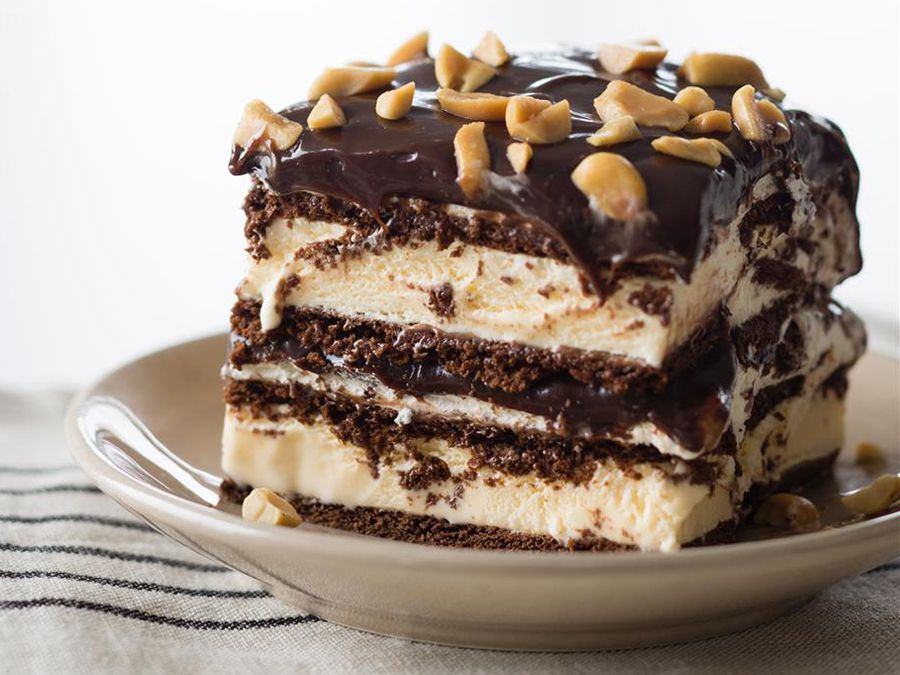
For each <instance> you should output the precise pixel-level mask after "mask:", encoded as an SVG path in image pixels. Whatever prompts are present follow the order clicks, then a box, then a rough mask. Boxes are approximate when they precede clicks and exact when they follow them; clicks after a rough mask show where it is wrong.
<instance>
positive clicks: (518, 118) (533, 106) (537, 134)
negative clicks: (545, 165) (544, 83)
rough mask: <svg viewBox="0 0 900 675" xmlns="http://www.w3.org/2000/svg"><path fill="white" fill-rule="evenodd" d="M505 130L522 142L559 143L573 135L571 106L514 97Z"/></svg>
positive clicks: (538, 99) (511, 100) (509, 105)
mask: <svg viewBox="0 0 900 675" xmlns="http://www.w3.org/2000/svg"><path fill="white" fill-rule="evenodd" d="M506 130H507V131H508V132H509V135H510V136H512V137H513V138H515V139H517V140H520V141H528V142H529V143H535V144H545V143H557V142H559V141H561V140H563V139H564V138H565V137H566V136H568V135H569V134H570V133H571V131H572V116H571V114H570V112H569V102H568V101H566V100H565V99H564V100H562V101H559V102H557V103H553V104H552V105H551V103H550V101H545V100H543V99H540V98H533V97H531V96H513V97H512V98H511V99H509V103H508V104H507V106H506Z"/></svg>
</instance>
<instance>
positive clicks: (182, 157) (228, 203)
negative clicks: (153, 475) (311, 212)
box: [0, 0, 900, 388]
mask: <svg viewBox="0 0 900 675" xmlns="http://www.w3.org/2000/svg"><path fill="white" fill-rule="evenodd" d="M422 28H430V29H431V31H432V45H433V46H436V45H437V44H438V43H439V42H440V41H448V42H451V43H452V44H454V45H455V46H457V47H458V48H460V49H462V50H468V49H470V48H471V47H472V46H474V44H475V42H476V41H477V39H478V38H479V37H480V35H481V34H482V33H483V32H484V30H486V29H493V30H495V31H497V32H498V33H499V34H500V36H501V38H502V39H503V40H504V41H505V42H506V43H507V45H508V46H511V47H512V48H513V49H514V48H515V45H516V44H517V43H518V44H526V43H534V42H548V41H568V42H575V43H582V44H585V45H594V44H596V43H598V42H600V41H602V40H605V39H615V38H620V39H627V38H635V37H655V38H658V39H660V40H661V41H663V43H664V44H665V45H666V46H668V47H669V48H670V55H671V57H673V58H674V59H676V60H677V59H680V58H681V57H683V56H684V55H685V54H686V53H687V52H688V51H690V50H691V49H693V48H699V49H704V50H710V51H712V50H717V51H728V52H733V53H737V54H743V55H747V56H750V57H752V58H755V59H756V60H757V61H758V62H759V63H760V65H761V66H762V68H763V71H764V72H765V74H766V76H767V77H768V79H769V81H770V82H771V83H773V84H774V85H777V86H780V87H782V88H783V89H785V90H787V92H788V94H789V96H790V98H791V99H792V101H794V102H795V103H798V104H800V105H803V106H807V107H809V108H811V109H813V110H815V111H818V112H820V113H822V114H824V115H826V116H828V117H830V118H832V119H833V120H835V121H837V122H838V123H839V124H840V125H841V126H842V127H843V129H844V131H845V132H846V134H847V136H848V137H849V140H850V144H851V146H852V147H853V149H854V151H855V153H856V156H857V159H858V160H859V163H860V166H861V168H862V193H861V197H860V203H859V213H860V218H861V221H862V223H863V249H864V256H865V264H866V267H865V271H864V273H863V274H862V275H860V276H859V277H857V278H855V279H853V280H851V281H848V282H847V283H846V284H845V285H843V286H842V287H841V289H840V290H839V293H838V296H839V297H840V298H841V299H842V300H844V301H846V302H847V303H848V304H850V305H851V306H852V307H854V309H856V310H858V311H859V312H860V313H861V314H862V315H863V316H864V318H866V319H867V320H868V321H869V327H870V330H871V331H872V332H873V333H874V337H875V344H876V345H877V346H879V347H881V348H883V349H890V350H895V349H896V346H897V340H898V338H897V314H898V272H897V269H898V222H900V221H898V168H897V167H898V48H897V43H898V32H900V31H898V9H897V3H896V2H895V0H857V1H855V2H846V1H841V2H827V1H824V0H819V1H818V2H788V1H786V0H778V1H776V2H772V1H770V0H749V2H748V1H744V2H732V3H725V2H720V3H708V2H696V3H691V2H671V0H667V1H664V2H652V1H650V0H640V1H635V0H629V1H626V2H599V1H596V0H595V1H588V0H586V1H584V2H563V1H561V0H537V1H530V0H516V1H515V2H512V1H504V2H488V1H486V0H478V1H475V2H472V1H470V0H454V1H453V2H439V3H438V2H429V1H428V0H414V1H412V2H388V1H385V0H381V1H376V0H368V1H366V2H349V1H347V0H344V1H343V2H327V1H325V2H321V1H320V2H316V3H311V2H300V1H299V0H294V1H293V2H251V1H250V0H244V1H243V2H208V3H200V2H187V1H184V2H178V3H177V4H176V3H172V4H167V3H165V2H153V3H149V2H148V3H141V4H137V3H134V4H133V3H128V2H78V3H64V2H58V3H49V2H33V1H31V2H29V1H27V0H2V3H0V138H2V139H3V141H2V148H0V152H2V159H0V191H2V192H0V227H2V230H0V231H2V240H0V289H2V296H0V301H2V307H0V317H2V318H0V322H2V323H0V354H2V359H3V362H2V363H3V365H2V366H0V386H4V385H5V386H15V387H23V388H33V387H39V386H48V385H73V384H80V383H83V382H85V381H87V380H89V379H91V378H93V377H95V376H96V375H98V374H99V373H101V372H102V371H104V370H106V369H108V368H110V367H113V366H115V365H117V364H118V363H120V362H122V361H124V360H126V359H129V358H131V357H134V356H136V355H138V354H141V353H142V352H145V351H147V350H151V349H154V348H157V347H160V346H163V345H165V344H169V343H173V342H176V341H180V340H183V339H185V338H189V337H193V336H197V335H202V334H207V333H211V332H214V331H219V330H224V329H225V327H226V324H227V318H228V312H229V306H230V304H231V302H232V299H233V296H232V289H233V288H234V287H235V285H236V284H237V281H238V279H239V277H240V275H241V271H242V267H243V260H242V252H241V251H242V248H243V245H244V244H243V239H242V225H243V220H242V213H241V211H240V210H239V206H240V203H241V199H242V197H243V193H244V191H245V189H246V180H245V179H240V178H233V177H231V176H230V175H229V174H228V171H227V169H226V163H227V159H228V153H229V147H230V141H231V134H232V131H233V128H234V125H235V123H236V121H237V118H238V116H239V114H240V111H241V108H242V106H243V104H244V103H245V102H246V101H248V100H249V99H251V98H255V97H260V98H262V99H264V100H265V101H267V102H269V103H270V105H272V106H273V107H276V108H278V107H283V106H285V105H287V104H289V103H291V102H293V101H295V100H298V99H300V98H302V97H303V95H304V92H305V91H306V89H307V86H308V84H309V82H310V81H311V79H312V78H313V77H314V76H315V75H316V74H318V72H319V70H320V69H321V68H323V67H324V66H326V65H331V64H337V63H342V62H346V61H351V60H376V61H377V60H379V59H383V58H385V57H386V56H387V55H388V54H389V53H390V52H391V51H392V49H393V48H394V47H395V46H396V45H397V44H399V43H400V42H401V41H402V40H403V39H404V38H406V37H408V36H409V35H411V34H413V33H415V32H417V31H418V30H420V29H422Z"/></svg>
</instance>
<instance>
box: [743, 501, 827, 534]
mask: <svg viewBox="0 0 900 675" xmlns="http://www.w3.org/2000/svg"><path fill="white" fill-rule="evenodd" d="M753 522H754V523H756V524H757V525H772V526H774V527H782V528H786V529H791V530H800V529H815V528H817V527H818V525H819V510H818V509H817V508H816V505H815V504H813V503H812V502H811V501H809V500H808V499H807V498H806V497H801V496H800V495H792V494H790V493H787V492H778V493H776V494H774V495H772V496H770V497H768V498H767V499H765V500H764V501H763V502H762V503H761V504H760V505H759V507H757V509H756V513H754V514H753Z"/></svg>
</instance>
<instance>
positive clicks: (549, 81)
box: [230, 49, 859, 292]
mask: <svg viewBox="0 0 900 675" xmlns="http://www.w3.org/2000/svg"><path fill="white" fill-rule="evenodd" d="M675 69H676V67H675V66H674V65H672V64H662V65H661V66H660V67H659V68H657V69H656V70H648V71H635V72H631V73H627V74H625V75H623V76H612V75H610V74H608V73H605V72H603V71H602V70H600V69H599V65H598V64H597V62H596V60H595V58H594V56H593V54H592V53H590V52H587V51H584V50H578V49H563V50H561V51H557V52H541V53H522V54H518V55H515V56H513V58H512V59H511V60H510V62H509V63H508V64H507V65H505V66H503V67H501V68H500V69H499V72H498V75H497V76H496V77H494V78H493V79H492V80H491V81H490V82H488V83H487V84H486V85H485V86H484V87H482V88H481V90H480V91H485V92H490V93H495V94H504V95H513V94H530V95H532V96H536V97H539V98H545V99H548V100H551V101H559V100H562V99H568V100H569V103H570V105H571V109H572V116H573V123H572V133H571V135H570V136H569V137H568V138H567V139H566V140H564V141H562V142H560V143H555V144H552V145H539V146H535V147H534V157H533V159H532V160H531V163H530V164H529V166H528V170H527V172H526V174H525V175H524V176H516V174H515V172H514V171H513V169H512V167H511V166H510V164H509V162H508V160H507V159H506V146H507V145H508V144H509V143H510V142H511V140H512V139H510V137H509V135H508V133H507V131H506V127H505V125H504V124H503V123H502V122H488V123H487V124H486V136H487V141H488V146H489V148H490V151H491V156H492V171H493V175H492V179H491V181H490V186H489V187H488V188H487V189H485V190H483V191H482V193H481V194H480V195H478V196H477V197H476V198H474V199H468V198H466V196H465V195H464V194H463V193H462V191H461V190H460V188H459V186H458V185H457V183H456V175H457V172H456V163H455V160H454V155H453V137H454V135H455V134H456V131H457V129H459V127H460V126H461V125H463V124H465V123H467V122H468V120H464V119H461V118H459V117H454V116H453V115H450V114H447V113H445V112H443V111H442V110H441V109H440V106H439V104H438V102H437V98H436V96H435V91H436V89H437V86H438V85H437V82H436V80H435V76H434V61H433V60H432V59H422V60H420V61H415V62H412V63H409V64H405V65H403V66H401V67H400V68H398V70H397V77H396V79H395V81H394V83H393V84H394V86H399V85H401V84H404V83H406V82H411V81H414V82H415V83H416V96H415V102H414V104H413V107H412V109H411V110H410V112H409V114H408V115H407V116H406V117H405V118H404V119H401V120H397V121H389V120H384V119H381V118H379V117H378V116H377V115H376V114H375V99H376V98H377V92H375V93H368V94H361V95H356V96H349V97H344V98H340V99H338V101H339V103H340V105H341V107H342V108H343V109H344V111H345V113H346V115H347V118H348V122H347V124H346V125H345V126H344V127H342V128H339V129H327V130H318V131H313V130H309V129H307V130H306V131H305V132H304V133H303V135H302V136H301V137H300V139H299V141H298V142H297V144H295V145H294V146H293V147H292V148H290V149H288V150H285V151H277V150H273V149H272V148H271V147H268V146H255V147H251V148H250V149H249V150H246V151H245V150H244V149H242V148H239V147H235V148H234V149H233V154H232V159H231V164H230V168H231V171H232V173H235V174H246V173H252V174H254V175H256V176H257V177H258V178H260V179H262V180H263V181H264V182H265V183H266V185H267V186H268V187H269V189H271V190H273V191H274V192H276V193H278V194H287V193H291V192H298V191H313V192H319V193H323V194H327V195H331V196H334V197H338V198H342V199H349V200H351V201H354V202H356V203H358V204H360V205H362V206H364V207H366V208H368V209H370V210H372V211H373V212H374V213H377V209H378V207H379V205H380V204H381V203H382V200H383V199H384V198H385V197H388V196H393V195H401V196H411V197H422V198H426V199H431V200H434V201H443V202H449V203H455V204H464V205H468V206H471V207H475V208H485V209H491V210H497V211H502V212H505V213H509V214H513V215H516V216H519V217H521V218H522V220H523V223H524V222H528V223H531V224H532V225H533V226H536V227H539V228H542V229H543V230H544V231H545V232H546V233H547V234H549V235H550V236H552V237H554V238H556V239H557V240H558V241H560V242H561V243H562V244H563V245H564V246H565V247H566V249H567V250H568V252H569V254H570V255H571V256H572V258H573V259H574V260H575V261H576V262H577V263H578V264H579V266H580V267H581V268H582V270H583V271H584V272H585V274H586V275H587V277H588V278H589V279H590V280H591V282H592V285H593V287H594V289H595V290H597V291H598V292H599V291H600V290H601V289H602V288H604V286H605V284H604V280H605V279H606V278H607V277H608V275H609V274H610V270H613V271H614V270H615V268H616V267H617V266H619V265H622V264H627V263H630V262H636V261H646V260H654V261H661V262H664V263H666V264H667V265H670V266H671V268H672V269H673V270H674V271H675V272H676V273H677V274H679V275H680V276H681V277H682V278H689V276H690V273H691V271H692V270H693V268H694V265H695V264H696V263H697V261H698V260H699V259H700V257H701V256H702V254H703V251H704V249H705V245H706V242H707V240H708V239H709V238H710V234H711V232H712V228H714V227H715V226H717V225H721V224H724V223H728V222H730V221H731V220H732V219H733V218H734V216H735V214H736V212H737V209H738V207H739V205H740V203H741V199H742V198H743V197H744V195H745V194H746V192H747V189H748V188H749V186H750V185H751V184H752V183H753V182H754V181H755V180H757V179H758V178H759V177H761V176H762V175H764V174H766V173H769V172H772V171H775V172H780V173H787V172H788V171H793V170H796V169H798V168H799V169H801V170H802V171H803V172H805V174H806V177H807V179H809V180H810V181H812V182H813V183H815V184H817V185H821V186H823V187H827V188H833V189H837V190H840V191H841V193H842V194H843V195H844V196H845V197H846V199H847V200H848V202H849V205H850V207H851V209H853V208H854V207H855V204H856V193H857V187H858V178H859V173H858V170H857V167H856V164H855V162H854V160H853V157H852V155H851V154H850V150H849V148H848V147H847V143H846V141H845V139H844V137H843V135H842V133H841V132H840V130H839V129H838V128H837V127H836V126H834V125H833V124H831V123H830V122H828V121H826V120H823V119H820V118H817V117H814V116H811V115H809V114H807V113H805V112H801V111H787V112H786V115H787V118H788V121H789V124H790V127H791V131H792V139H791V141H790V142H788V143H787V144H784V145H780V146H774V145H771V144H765V145H760V144H756V143H753V142H749V141H745V140H744V139H742V138H741V136H740V135H739V134H738V133H737V131H736V130H735V131H732V133H730V134H714V135H713V136H715V137H716V138H719V139H721V140H722V141H723V142H724V143H725V144H726V145H727V146H728V147H729V148H730V149H731V151H732V152H733V153H734V159H733V160H732V159H730V158H727V157H725V158H723V162H722V164H721V165H720V166H719V167H717V168H715V169H712V168H709V167H707V166H705V165H702V164H698V163H695V162H689V161H686V160H681V159H677V158H674V157H670V156H667V155H662V154H660V153H657V152H656V151H654V150H653V149H652V148H651V146H650V141H651V140H653V139H654V138H656V137H659V136H663V135H667V134H668V133H669V132H666V131H665V130H661V129H653V128H642V131H643V133H644V138H643V139H640V140H637V141H632V142H629V143H625V144H621V145H616V146H614V147H612V148H611V149H609V150H610V151H612V152H617V153H620V154H622V155H624V156H625V157H627V158H628V159H629V160H630V161H631V162H632V163H633V164H634V165H635V166H636V167H637V169H638V171H639V172H640V173H641V175H642V176H643V178H644V180H645V182H646V183H647V190H648V193H649V208H650V210H651V211H652V213H653V214H654V217H652V218H648V219H644V220H642V221H640V222H619V221H613V220H610V219H607V218H603V217H601V216H598V215H597V214H596V213H594V212H592V211H591V209H590V208H589V206H588V202H587V200H586V198H585V197H584V195H583V194H582V193H581V192H579V191H578V189H577V188H576V187H575V186H574V185H573V184H572V181H571V179H570V177H569V175H570V173H571V172H572V170H573V169H574V168H575V166H576V165H577V164H578V163H579V162H580V161H581V160H582V159H583V158H584V157H585V156H587V155H588V154H590V153H592V152H596V149H595V148H593V147H592V146H591V145H589V144H588V143H586V142H585V139H586V138H587V137H588V136H589V135H590V134H591V133H593V131H594V130H595V129H597V128H598V127H599V126H600V121H599V120H598V119H597V116H596V113H595V112H594V107H593V100H594V98H595V97H597V96H598V95H599V94H600V93H602V91H603V90H604V88H605V87H606V84H607V83H608V82H610V81H611V80H613V79H625V80H627V81H629V82H631V83H633V84H635V85H637V86H639V87H642V88H643V89H646V90H647V91H650V92H651V93H654V94H658V95H662V96H666V97H668V98H672V97H673V96H674V95H675V93H676V92H677V91H678V90H679V89H680V88H682V87H684V86H686V85H687V83H686V82H685V81H683V80H681V79H680V78H678V77H677V75H676V73H675ZM708 92H709V94H710V95H711V96H712V97H713V99H714V100H715V101H716V104H717V107H718V108H720V109H724V110H730V107H731V96H732V94H733V93H734V88H731V87H711V88H708ZM312 105H313V104H312V103H311V102H303V103H299V104H297V105H294V106H292V107H290V108H288V109H287V110H285V111H284V112H283V114H284V115H285V116H286V117H288V118H290V119H292V120H295V121H298V122H301V123H303V124H305V123H306V118H307V117H308V115H309V112H310V110H311V108H312Z"/></svg>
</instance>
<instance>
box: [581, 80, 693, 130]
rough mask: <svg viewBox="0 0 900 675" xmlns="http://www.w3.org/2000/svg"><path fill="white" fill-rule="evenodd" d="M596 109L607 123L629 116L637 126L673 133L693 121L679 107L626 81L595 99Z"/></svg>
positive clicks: (611, 85)
mask: <svg viewBox="0 0 900 675" xmlns="http://www.w3.org/2000/svg"><path fill="white" fill-rule="evenodd" d="M594 108H595V109H596V110H597V114H598V115H599V116H600V119H601V120H603V121H604V122H609V121H610V120H612V119H615V118H616V117H623V116H626V115H627V116H629V117H633V118H634V121H635V122H636V123H637V124H640V125H643V126H647V127H663V128H665V129H668V130H669V131H678V130H679V129H681V128H683V127H684V125H685V124H687V123H688V118H689V116H688V113H687V111H686V110H685V109H684V108H682V107H681V106H680V105H678V104H677V103H675V102H673V101H670V100H669V99H667V98H664V97H662V96H657V95H656V94H651V93H650V92H648V91H644V90H643V89H641V88H640V87H636V86H635V85H633V84H629V83H628V82H624V81H622V80H614V81H612V82H610V83H609V84H608V85H607V86H606V89H604V90H603V93H602V94H600V95H599V96H598V97H597V98H595V99H594Z"/></svg>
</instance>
